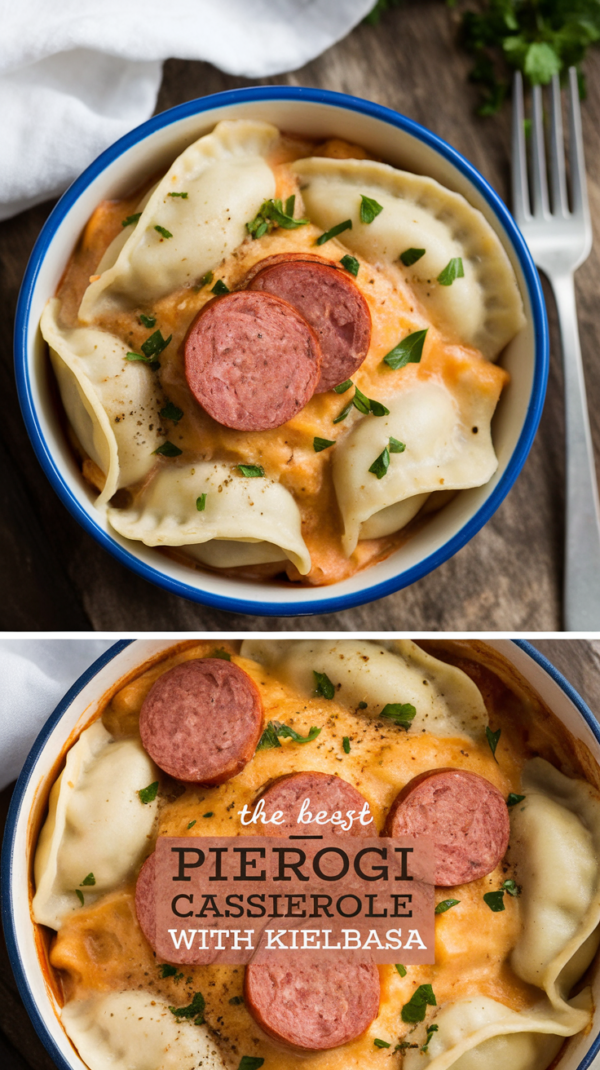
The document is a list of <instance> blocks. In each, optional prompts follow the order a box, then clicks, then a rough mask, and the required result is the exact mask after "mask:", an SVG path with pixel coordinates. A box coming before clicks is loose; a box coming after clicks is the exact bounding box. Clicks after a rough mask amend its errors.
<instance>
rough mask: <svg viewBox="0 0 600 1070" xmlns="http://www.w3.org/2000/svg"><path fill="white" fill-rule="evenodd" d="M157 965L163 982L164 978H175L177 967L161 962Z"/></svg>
mask: <svg viewBox="0 0 600 1070" xmlns="http://www.w3.org/2000/svg"><path fill="white" fill-rule="evenodd" d="M157 965H158V968H159V970H160V971H161V972H160V976H161V977H162V978H163V980H164V979H165V978H166V977H175V975H176V973H177V966H171V965H170V963H168V962H161V963H159V964H157Z"/></svg>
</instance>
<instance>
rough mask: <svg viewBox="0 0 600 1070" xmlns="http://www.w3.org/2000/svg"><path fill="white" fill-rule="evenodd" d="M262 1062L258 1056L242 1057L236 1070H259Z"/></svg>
mask: <svg viewBox="0 0 600 1070" xmlns="http://www.w3.org/2000/svg"><path fill="white" fill-rule="evenodd" d="M264 1061H265V1060H264V1059H261V1058H260V1056H259V1055H242V1058H241V1059H240V1065H239V1066H238V1070H260V1067H261V1066H262V1064H263V1063H264Z"/></svg>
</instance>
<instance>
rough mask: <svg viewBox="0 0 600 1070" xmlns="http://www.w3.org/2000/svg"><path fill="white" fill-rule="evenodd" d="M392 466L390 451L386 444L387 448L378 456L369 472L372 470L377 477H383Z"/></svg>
mask: <svg viewBox="0 0 600 1070" xmlns="http://www.w3.org/2000/svg"><path fill="white" fill-rule="evenodd" d="M389 467H390V451H389V449H388V447H387V446H386V447H385V449H384V450H383V451H382V452H381V453H380V454H379V457H376V458H375V460H374V461H373V464H372V465H371V467H370V468H369V472H372V473H373V475H374V476H377V479H383V477H384V475H385V474H386V472H387V470H388V468H389Z"/></svg>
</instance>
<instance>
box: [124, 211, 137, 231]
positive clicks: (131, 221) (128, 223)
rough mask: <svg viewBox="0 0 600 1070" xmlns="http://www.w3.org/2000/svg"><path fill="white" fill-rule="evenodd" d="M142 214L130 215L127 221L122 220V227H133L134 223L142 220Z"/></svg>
mask: <svg viewBox="0 0 600 1070" xmlns="http://www.w3.org/2000/svg"><path fill="white" fill-rule="evenodd" d="M141 214H142V213H141V212H136V213H135V215H128V216H127V219H122V220H121V226H122V227H132V226H133V224H134V223H137V221H138V219H139V218H140V216H141Z"/></svg>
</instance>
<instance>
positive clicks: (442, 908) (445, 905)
mask: <svg viewBox="0 0 600 1070" xmlns="http://www.w3.org/2000/svg"><path fill="white" fill-rule="evenodd" d="M459 903H460V899H442V901H441V903H438V905H437V906H436V908H435V910H434V912H433V913H434V914H445V913H446V911H447V910H451V909H452V907H455V906H458V904H459Z"/></svg>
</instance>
